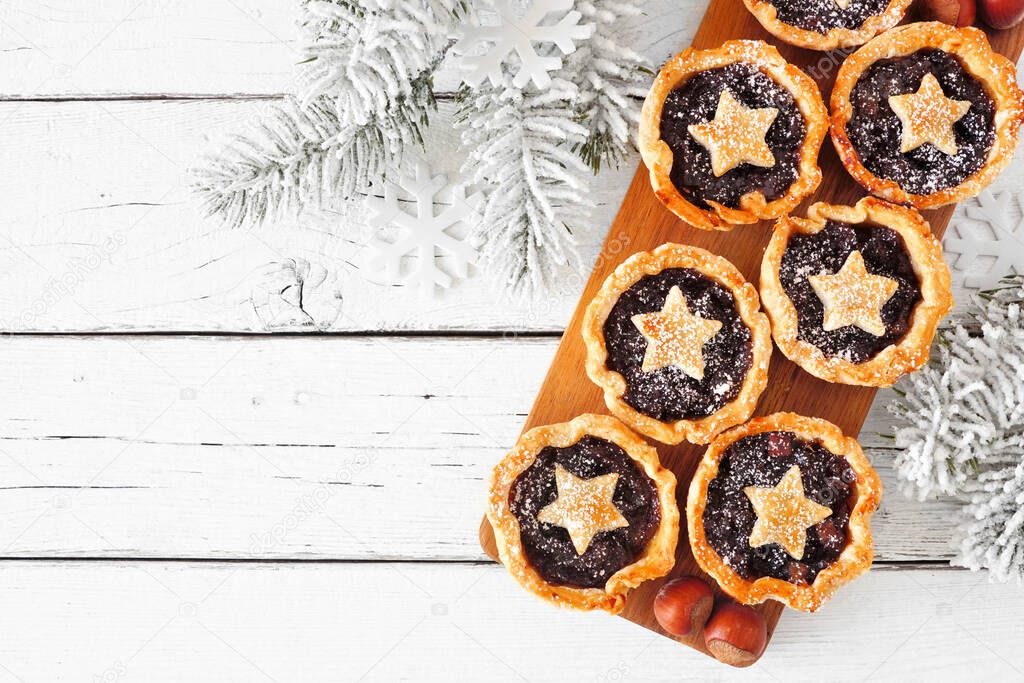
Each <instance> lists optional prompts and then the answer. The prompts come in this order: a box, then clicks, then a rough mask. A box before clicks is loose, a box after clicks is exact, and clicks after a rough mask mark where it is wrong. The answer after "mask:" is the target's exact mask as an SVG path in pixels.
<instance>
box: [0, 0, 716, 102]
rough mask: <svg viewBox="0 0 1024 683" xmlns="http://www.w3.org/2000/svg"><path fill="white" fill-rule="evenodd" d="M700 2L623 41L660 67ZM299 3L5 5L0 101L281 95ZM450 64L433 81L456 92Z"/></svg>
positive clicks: (689, 30) (700, 9)
mask: <svg viewBox="0 0 1024 683" xmlns="http://www.w3.org/2000/svg"><path fill="white" fill-rule="evenodd" d="M705 6H706V2H705V0H690V2H688V3H686V4H685V5H684V6H683V7H681V6H680V5H679V4H678V3H674V2H669V0H648V1H647V2H646V3H645V5H644V9H645V12H644V14H643V15H642V16H640V17H637V18H635V19H634V20H631V21H629V22H624V23H623V26H622V40H623V43H624V44H627V45H630V46H632V47H633V48H634V49H638V50H639V51H640V52H641V53H643V54H644V55H645V56H647V57H648V58H649V59H650V60H651V62H652V63H653V64H660V63H661V62H662V61H664V60H665V59H666V58H668V57H669V56H670V55H671V54H674V53H675V52H678V51H679V50H680V49H682V48H683V47H684V46H685V45H687V44H688V43H689V42H690V39H691V38H692V36H693V33H694V32H695V31H696V29H697V25H698V24H699V23H700V20H701V18H702V17H703V14H704V7H705ZM298 16H299V11H298V8H297V3H294V2H280V0H183V1H179V2H170V3H169V2H139V1H137V0H96V1H94V2H90V3H88V4H83V3H80V2H74V0H58V1H57V2H50V3H46V4H40V3H38V2H33V1H32V0H12V1H11V2H5V3H4V4H3V6H2V7H0V97H8V98H11V97H14V98H39V97H95V96H105V97H109V96H112V95H115V96H122V95H157V96H165V95H169V96H189V97H192V96H195V95H197V94H200V95H202V94H253V95H279V94H281V93H285V92H290V91H292V89H293V87H294V84H293V77H294V76H293V75H294V65H295V64H296V63H297V62H298V61H299V60H300V59H301V58H302V57H301V53H300V52H299V46H298V40H299V32H298V30H297V28H296V26H295V22H296V19H297V18H298ZM458 83H459V77H458V71H457V69H456V68H455V64H454V62H453V61H452V60H448V61H447V62H445V63H444V64H443V66H442V69H441V71H440V72H439V73H438V74H437V76H436V77H435V85H436V88H437V89H438V90H439V91H445V90H455V89H456V88H457V87H458Z"/></svg>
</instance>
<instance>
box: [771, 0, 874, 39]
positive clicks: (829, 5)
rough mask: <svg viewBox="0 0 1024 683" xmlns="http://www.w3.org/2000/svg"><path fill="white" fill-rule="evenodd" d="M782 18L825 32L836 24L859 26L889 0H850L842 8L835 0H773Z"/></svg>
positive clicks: (807, 28)
mask: <svg viewBox="0 0 1024 683" xmlns="http://www.w3.org/2000/svg"><path fill="white" fill-rule="evenodd" d="M770 1H771V3H772V5H773V6H774V7H775V16H776V17H778V19H779V21H782V22H785V23H787V24H789V25H790V26H796V27H797V28H802V29H804V30H807V31H814V32H815V33H821V34H825V33H828V32H829V31H830V30H832V29H834V28H848V29H851V30H857V29H859V28H860V27H861V26H863V25H864V22H865V21H867V19H868V18H869V17H873V16H876V15H879V14H881V13H882V12H884V11H885V8H886V7H888V6H889V0H850V3H849V6H848V7H847V8H846V9H842V8H841V7H840V6H839V5H837V4H836V2H835V0H770Z"/></svg>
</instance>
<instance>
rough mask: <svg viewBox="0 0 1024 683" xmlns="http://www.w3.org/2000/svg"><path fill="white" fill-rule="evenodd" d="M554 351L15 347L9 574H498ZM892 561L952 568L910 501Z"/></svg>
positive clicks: (100, 344)
mask: <svg viewBox="0 0 1024 683" xmlns="http://www.w3.org/2000/svg"><path fill="white" fill-rule="evenodd" d="M554 349H555V342H554V340H551V339H522V340H518V341H512V340H503V339H500V338H483V339H452V340H445V341H443V342H441V343H439V342H438V341H437V340H433V339H429V338H412V339H402V338H359V337H357V338H309V337H301V336H300V337H295V338H288V339H266V338H262V337H248V338H246V337H242V338H237V337H236V338H220V339H216V338H214V339H211V338H189V337H171V338H162V337H120V338H111V337H103V336H100V337H90V338H79V339H75V338H67V337H25V336H13V337H6V338H3V339H0V353H2V355H3V357H4V359H5V363H4V364H3V366H2V367H0V405H4V406H5V410H4V412H3V414H2V416H0V494H2V495H0V516H2V517H3V519H4V520H5V523H4V524H3V525H0V556H18V557H37V556H51V557H54V556H59V557H64V556H78V557H92V556H109V557H217V558H237V557H248V558H296V557H298V558H337V559H445V560H476V559H482V558H483V555H482V553H481V551H480V548H479V545H478V542H477V538H476V529H477V525H478V523H479V520H480V517H481V511H482V509H483V500H484V497H485V487H486V484H485V481H486V478H487V477H488V475H489V472H490V468H491V467H492V466H493V465H494V464H495V463H496V462H497V461H498V460H499V459H500V457H501V456H502V455H503V454H504V452H505V451H506V450H507V449H508V448H509V447H510V446H511V445H512V443H513V442H514V441H515V438H516V436H517V434H518V432H519V430H520V429H521V426H522V423H523V420H524V417H525V414H526V412H527V410H528V409H529V406H530V404H531V402H532V400H533V396H534V393H535V392H536V389H537V387H538V386H539V384H540V381H541V379H542V377H543V374H544V372H545V370H546V368H547V365H548V363H549V362H550V358H551V355H552V354H553V353H554ZM869 453H870V454H871V455H872V457H873V458H874V461H875V463H876V465H877V466H878V468H879V469H880V471H881V472H882V473H883V477H884V479H885V481H886V485H887V486H888V487H889V489H891V490H890V492H889V495H887V496H886V499H885V503H884V505H883V507H882V509H881V511H880V512H879V514H878V516H877V517H876V522H875V536H876V540H877V550H878V557H879V559H882V560H938V559H943V558H947V557H949V554H950V551H949V548H948V539H949V536H950V534H951V531H950V529H949V524H948V518H949V514H950V512H951V510H952V506H951V504H949V503H947V502H936V503H929V504H921V503H917V502H914V501H910V500H907V499H905V498H903V497H902V496H900V495H898V494H897V493H896V490H895V489H896V486H895V483H894V482H893V478H892V474H891V470H890V469H889V464H890V462H891V451H887V450H884V449H880V448H874V449H870V450H869Z"/></svg>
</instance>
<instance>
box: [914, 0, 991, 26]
mask: <svg viewBox="0 0 1024 683" xmlns="http://www.w3.org/2000/svg"><path fill="white" fill-rule="evenodd" d="M917 14H918V17H919V18H920V19H922V20H923V21H941V22H942V23H944V24H949V25H950V26H970V25H971V24H973V23H974V16H975V14H976V12H975V0H920V2H918V3H917Z"/></svg>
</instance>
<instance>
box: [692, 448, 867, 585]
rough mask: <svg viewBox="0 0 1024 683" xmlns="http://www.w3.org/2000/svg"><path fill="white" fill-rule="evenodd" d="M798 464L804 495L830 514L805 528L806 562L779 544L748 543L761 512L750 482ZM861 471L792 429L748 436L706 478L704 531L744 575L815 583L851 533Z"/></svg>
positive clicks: (764, 483)
mask: <svg viewBox="0 0 1024 683" xmlns="http://www.w3.org/2000/svg"><path fill="white" fill-rule="evenodd" d="M793 465H798V466H799V467H800V476H801V480H802V481H803V486H804V495H805V496H807V497H808V498H809V499H811V500H813V501H814V502H816V503H819V504H821V505H825V506H827V507H829V508H830V509H831V510H832V514H831V515H830V516H829V517H828V518H827V519H825V520H824V521H821V522H819V523H818V524H815V525H814V526H812V527H810V528H808V529H807V544H806V545H805V546H804V555H803V558H802V559H801V560H795V559H793V558H792V557H790V555H789V554H788V553H787V552H786V551H785V550H783V548H782V546H780V545H778V544H776V543H769V544H767V545H763V546H760V547H758V548H751V547H750V533H751V532H752V531H753V530H754V523H755V522H756V521H757V515H756V514H755V513H754V506H753V505H751V503H750V499H749V498H747V495H746V494H745V493H744V492H743V489H744V488H745V487H747V486H758V487H764V488H767V487H772V486H775V485H777V484H778V483H779V482H780V481H781V480H782V477H783V476H784V475H785V474H786V472H787V471H788V470H789V469H790V468H791V467H792V466H793ZM856 481H857V475H856V473H855V472H854V471H853V468H851V467H850V464H849V463H848V462H847V461H846V459H845V458H843V457H841V456H838V455H835V454H834V453H832V452H830V451H829V450H828V449H826V448H825V447H824V446H822V445H820V444H818V443H813V442H808V441H804V440H802V439H799V438H797V437H796V436H795V435H794V434H792V433H790V432H764V433H762V434H755V435H752V436H748V437H745V438H743V439H740V440H739V441H737V442H735V443H734V444H732V445H731V446H729V448H728V449H727V450H726V451H725V453H724V454H723V455H722V459H721V461H720V463H719V465H718V475H717V476H716V477H715V478H714V479H713V480H712V481H711V483H710V484H708V497H707V507H706V508H705V510H704V517H703V520H704V533H705V536H706V537H707V540H708V543H709V544H710V545H711V547H712V548H714V550H715V552H717V553H718V554H719V555H720V556H721V557H722V559H723V560H724V561H725V563H726V564H728V565H729V566H730V567H732V569H733V570H735V571H736V573H737V574H739V575H740V576H742V577H743V578H745V579H748V580H753V579H756V578H760V577H762V576H772V577H775V578H777V579H782V580H783V581H789V582H791V583H795V584H807V583H812V582H813V581H814V579H815V578H816V577H817V576H818V574H819V573H820V572H821V571H822V570H823V569H825V568H827V567H829V566H830V565H832V564H833V563H834V562H835V561H836V560H837V559H838V558H839V555H840V553H842V551H843V549H844V548H845V547H846V543H847V539H848V536H849V529H848V525H849V521H850V511H851V509H852V508H851V505H852V504H853V502H854V496H853V491H854V489H853V486H854V483H855V482H856Z"/></svg>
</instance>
